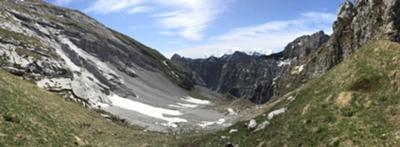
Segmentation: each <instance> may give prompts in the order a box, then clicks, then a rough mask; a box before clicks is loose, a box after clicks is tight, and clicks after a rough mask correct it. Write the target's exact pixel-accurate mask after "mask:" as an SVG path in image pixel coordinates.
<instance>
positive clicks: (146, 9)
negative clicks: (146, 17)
mask: <svg viewBox="0 0 400 147" xmlns="http://www.w3.org/2000/svg"><path fill="white" fill-rule="evenodd" d="M152 10H153V8H152V7H148V6H138V7H134V8H132V9H129V10H128V11H127V13H129V14H136V13H143V12H149V11H152Z"/></svg>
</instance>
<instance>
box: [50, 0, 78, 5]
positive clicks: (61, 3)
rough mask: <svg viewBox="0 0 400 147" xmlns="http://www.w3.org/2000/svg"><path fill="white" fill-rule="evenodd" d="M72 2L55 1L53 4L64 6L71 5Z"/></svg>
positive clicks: (64, 0) (68, 0)
mask: <svg viewBox="0 0 400 147" xmlns="http://www.w3.org/2000/svg"><path fill="white" fill-rule="evenodd" d="M72 1H73V0H55V1H54V4H56V5H66V4H69V3H71V2H72Z"/></svg>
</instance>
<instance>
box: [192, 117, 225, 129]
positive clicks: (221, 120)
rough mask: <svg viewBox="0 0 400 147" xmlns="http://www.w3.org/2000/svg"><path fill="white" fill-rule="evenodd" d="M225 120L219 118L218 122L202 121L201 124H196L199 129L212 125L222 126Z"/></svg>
mask: <svg viewBox="0 0 400 147" xmlns="http://www.w3.org/2000/svg"><path fill="white" fill-rule="evenodd" d="M225 121H226V120H225V119H224V118H221V119H219V120H218V121H214V122H212V121H203V122H202V123H200V124H198V125H199V126H200V127H201V128H206V127H208V126H212V125H222V124H224V123H225Z"/></svg>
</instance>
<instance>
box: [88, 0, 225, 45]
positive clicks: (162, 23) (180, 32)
mask: <svg viewBox="0 0 400 147" xmlns="http://www.w3.org/2000/svg"><path fill="white" fill-rule="evenodd" d="M220 1H221V0H96V1H95V2H94V3H93V4H91V6H90V7H89V8H87V9H86V10H85V11H86V12H95V13H99V14H108V13H115V12H126V13H130V14H133V13H141V12H149V11H151V10H153V9H155V8H157V10H158V11H155V12H154V13H153V14H151V15H150V16H151V18H153V19H154V21H155V22H154V23H155V24H157V26H159V28H161V29H162V31H160V32H169V33H167V35H173V36H179V37H183V38H185V39H188V40H194V41H197V40H201V39H202V38H203V37H204V31H206V29H207V28H208V27H209V26H210V25H211V24H212V22H213V21H214V20H215V19H216V18H217V17H218V15H219V14H220V13H221V12H222V11H223V10H224V7H223V6H222V5H221V4H220ZM159 8H163V9H159ZM163 34H166V33H163Z"/></svg>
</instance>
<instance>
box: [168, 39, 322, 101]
mask: <svg viewBox="0 0 400 147" xmlns="http://www.w3.org/2000/svg"><path fill="white" fill-rule="evenodd" d="M328 39H329V36H328V35H326V34H325V33H324V32H322V31H321V32H317V33H315V34H312V35H305V36H302V37H299V38H297V39H295V40H294V41H293V42H291V43H289V44H288V45H287V46H286V47H285V49H284V51H282V52H280V53H276V54H272V55H268V56H266V55H259V54H254V55H248V54H246V53H242V52H235V53H234V54H232V55H225V56H223V57H221V58H217V57H210V58H207V59H189V58H184V57H181V56H179V55H174V56H173V57H172V58H171V60H172V61H173V62H175V63H178V64H180V65H183V66H184V67H187V68H189V69H191V70H192V71H193V72H194V74H195V75H196V76H197V77H199V79H200V81H201V84H202V85H204V86H205V87H208V88H210V89H212V90H215V91H218V92H221V93H230V94H232V95H233V96H236V97H244V98H249V99H250V100H251V101H253V102H255V103H265V102H266V101H268V100H269V99H270V98H271V97H272V96H273V95H274V90H275V88H276V84H277V83H276V82H277V80H278V79H279V77H280V75H282V74H283V73H284V72H287V70H288V67H289V66H290V65H291V64H293V63H295V62H297V60H298V59H300V58H304V57H306V56H308V55H309V54H310V53H311V52H313V51H314V50H316V49H317V48H319V47H321V46H322V45H323V44H324V43H326V42H327V41H328ZM302 70H303V67H301V66H299V67H297V69H296V70H294V71H293V74H298V72H301V71H302Z"/></svg>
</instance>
